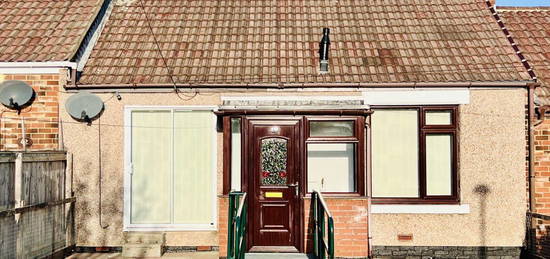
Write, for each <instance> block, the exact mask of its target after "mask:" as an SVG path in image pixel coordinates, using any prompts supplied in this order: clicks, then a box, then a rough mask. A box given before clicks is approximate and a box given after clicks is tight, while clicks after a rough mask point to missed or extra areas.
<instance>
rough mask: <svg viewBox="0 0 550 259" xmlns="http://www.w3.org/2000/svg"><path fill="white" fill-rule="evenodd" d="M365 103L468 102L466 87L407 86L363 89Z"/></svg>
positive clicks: (422, 103)
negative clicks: (403, 87)
mask: <svg viewBox="0 0 550 259" xmlns="http://www.w3.org/2000/svg"><path fill="white" fill-rule="evenodd" d="M363 98H365V104H367V105H443V104H469V103H470V90H469V89H468V88H447V89H445V88H407V89H395V88H392V89H389V88H385V89H380V88H377V89H375V88H372V89H365V90H364V91H363Z"/></svg>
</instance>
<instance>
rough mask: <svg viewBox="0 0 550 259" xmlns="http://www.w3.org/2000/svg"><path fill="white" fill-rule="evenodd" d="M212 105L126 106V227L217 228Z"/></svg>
mask: <svg viewBox="0 0 550 259" xmlns="http://www.w3.org/2000/svg"><path fill="white" fill-rule="evenodd" d="M214 109H215V108H214V107H204V106H194V107H133V106H132V107H126V109H125V168H126V170H125V171H126V172H125V177H124V180H125V185H124V229H125V230H130V231H131V230H136V231H147V230H153V231H154V230H174V231H175V230H215V229H216V227H217V217H216V214H217V212H216V211H217V206H216V148H217V146H216V118H215V115H214V114H213V113H212V110H214Z"/></svg>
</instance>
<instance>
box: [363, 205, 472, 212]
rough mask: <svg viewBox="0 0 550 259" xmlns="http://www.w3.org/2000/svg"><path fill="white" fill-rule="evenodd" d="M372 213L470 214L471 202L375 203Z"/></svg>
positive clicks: (372, 206)
mask: <svg viewBox="0 0 550 259" xmlns="http://www.w3.org/2000/svg"><path fill="white" fill-rule="evenodd" d="M371 213H372V214H469V213H470V205H469V204H457V205H426V204H407V205H401V204H399V205H397V204H384V205H381V204H373V205H371Z"/></svg>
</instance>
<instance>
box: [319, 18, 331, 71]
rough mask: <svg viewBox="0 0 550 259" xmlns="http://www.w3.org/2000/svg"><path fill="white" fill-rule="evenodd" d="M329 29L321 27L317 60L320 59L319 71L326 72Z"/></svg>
mask: <svg viewBox="0 0 550 259" xmlns="http://www.w3.org/2000/svg"><path fill="white" fill-rule="evenodd" d="M329 34H330V29H329V28H323V37H322V38H321V41H320V42H319V60H320V61H321V67H320V71H321V73H327V72H328V56H329V55H328V54H329V49H330V37H329Z"/></svg>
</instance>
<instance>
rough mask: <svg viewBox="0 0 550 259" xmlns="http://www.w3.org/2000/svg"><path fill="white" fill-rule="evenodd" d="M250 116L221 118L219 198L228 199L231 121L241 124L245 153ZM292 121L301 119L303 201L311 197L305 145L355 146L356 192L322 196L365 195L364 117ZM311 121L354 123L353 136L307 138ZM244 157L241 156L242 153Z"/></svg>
mask: <svg viewBox="0 0 550 259" xmlns="http://www.w3.org/2000/svg"><path fill="white" fill-rule="evenodd" d="M248 117H249V116H247V115H227V116H223V117H222V122H221V123H222V128H223V130H222V131H223V187H222V194H223V195H228V194H229V192H230V191H231V185H232V184H231V175H232V174H233V172H232V171H231V155H232V154H231V119H234V118H239V119H240V120H241V148H242V150H245V146H246V144H247V138H248V133H247V132H246V128H247V127H246V125H245V124H247V122H248V120H247V118H248ZM293 118H298V119H300V121H301V122H300V123H301V132H300V135H301V136H300V140H299V141H300V142H301V146H303V148H302V150H301V151H300V156H301V157H300V159H301V160H302V161H303V163H302V165H301V166H300V170H301V171H302V172H303V173H302V174H301V175H300V176H299V177H300V189H301V191H300V193H301V194H303V195H304V197H310V196H311V193H310V192H308V186H307V179H308V175H307V144H308V143H354V144H355V149H356V152H355V161H354V163H355V164H354V166H355V192H323V194H326V196H336V197H362V196H365V195H366V190H367V185H366V171H365V168H366V163H367V162H366V150H365V147H366V142H365V141H366V138H365V116H362V115H340V116H334V115H303V116H298V117H297V116H294V117H293ZM310 121H353V122H354V135H353V136H352V137H337V136H336V137H334V136H327V137H310V133H309V122H310ZM242 154H244V152H243V153H242ZM245 163H246V160H245V158H244V156H242V157H241V165H242V166H241V172H240V173H241V181H245V182H246V175H245V173H244V172H245V170H246V168H245V167H246V165H245ZM245 182H243V184H242V185H241V189H242V190H246V188H248V187H247V184H246V183H245Z"/></svg>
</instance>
